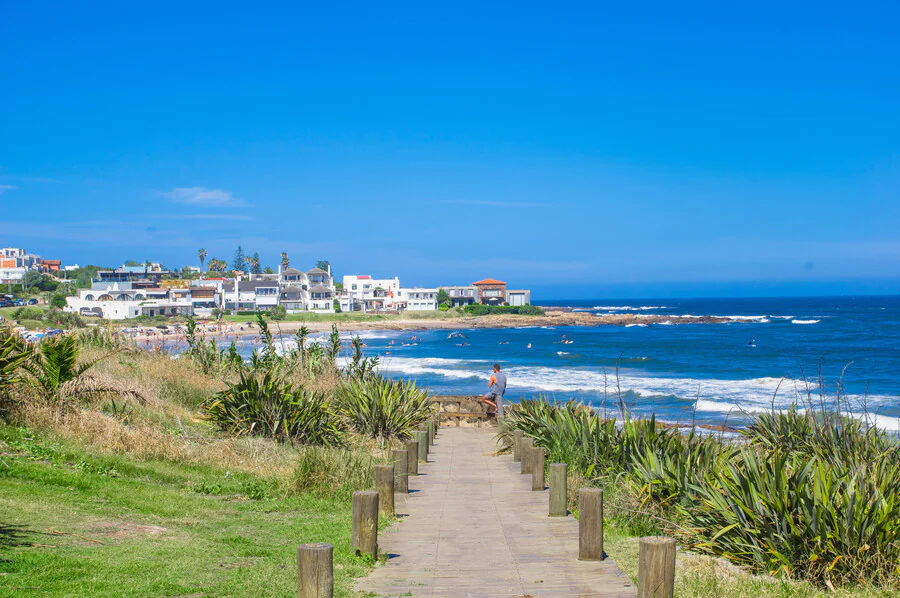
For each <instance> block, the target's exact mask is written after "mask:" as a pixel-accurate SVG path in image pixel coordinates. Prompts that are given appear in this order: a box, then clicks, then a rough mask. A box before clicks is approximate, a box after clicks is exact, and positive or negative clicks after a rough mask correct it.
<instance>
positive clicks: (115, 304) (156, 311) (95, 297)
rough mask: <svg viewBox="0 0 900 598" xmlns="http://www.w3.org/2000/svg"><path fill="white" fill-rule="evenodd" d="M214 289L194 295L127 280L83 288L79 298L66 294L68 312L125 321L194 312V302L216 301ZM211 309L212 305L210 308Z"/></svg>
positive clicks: (190, 291) (180, 290)
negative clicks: (135, 286)
mask: <svg viewBox="0 0 900 598" xmlns="http://www.w3.org/2000/svg"><path fill="white" fill-rule="evenodd" d="M212 295H214V292H213V291H212V289H210V290H208V291H206V292H204V293H198V296H197V297H192V289H165V288H132V286H131V285H130V284H128V283H112V284H106V283H95V284H94V285H93V287H92V288H90V289H82V290H81V291H79V292H78V296H77V297H67V298H66V307H65V311H68V312H72V313H76V314H78V315H81V316H94V317H99V318H105V319H107V320H125V319H128V318H136V317H138V316H189V315H194V312H195V304H201V305H198V306H197V307H198V309H200V310H204V309H206V308H205V307H203V305H202V304H206V303H209V302H210V301H215V299H214V297H213V298H211V297H210V296H212ZM209 310H210V311H211V308H209Z"/></svg>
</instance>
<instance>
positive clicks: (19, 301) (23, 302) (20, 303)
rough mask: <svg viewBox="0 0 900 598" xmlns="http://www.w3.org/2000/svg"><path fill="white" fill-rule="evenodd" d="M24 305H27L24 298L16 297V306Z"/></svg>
mask: <svg viewBox="0 0 900 598" xmlns="http://www.w3.org/2000/svg"><path fill="white" fill-rule="evenodd" d="M23 305H25V300H24V299H16V307H22V306H23Z"/></svg>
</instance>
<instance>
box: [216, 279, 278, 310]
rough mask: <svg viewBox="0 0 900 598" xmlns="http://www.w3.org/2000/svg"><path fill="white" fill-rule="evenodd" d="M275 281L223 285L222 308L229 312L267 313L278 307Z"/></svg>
mask: <svg viewBox="0 0 900 598" xmlns="http://www.w3.org/2000/svg"><path fill="white" fill-rule="evenodd" d="M280 292H281V288H280V287H279V285H278V281H277V280H241V279H239V278H236V279H235V280H234V282H230V281H229V283H228V284H226V285H225V295H224V297H223V307H224V308H225V309H226V310H229V311H235V312H237V311H268V310H270V309H272V308H273V307H275V306H276V305H278V297H279V295H280Z"/></svg>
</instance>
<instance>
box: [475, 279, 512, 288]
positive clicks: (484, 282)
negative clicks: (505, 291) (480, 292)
mask: <svg viewBox="0 0 900 598" xmlns="http://www.w3.org/2000/svg"><path fill="white" fill-rule="evenodd" d="M472 284H473V285H475V286H481V285H494V284H503V285H505V284H506V283H505V282H503V281H502V280H497V279H496V278H485V279H484V280H479V281H478V282H473V283H472Z"/></svg>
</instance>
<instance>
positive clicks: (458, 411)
mask: <svg viewBox="0 0 900 598" xmlns="http://www.w3.org/2000/svg"><path fill="white" fill-rule="evenodd" d="M461 411H462V401H457V402H456V412H457V413H460V412H461ZM461 419H462V418H461V417H458V416H457V418H456V427H457V428H458V427H459V422H460V420H461Z"/></svg>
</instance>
